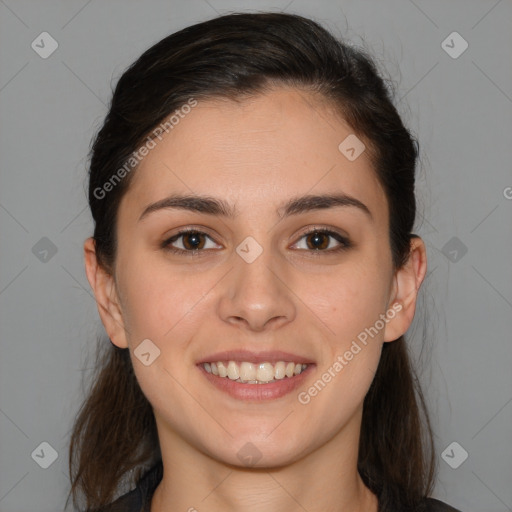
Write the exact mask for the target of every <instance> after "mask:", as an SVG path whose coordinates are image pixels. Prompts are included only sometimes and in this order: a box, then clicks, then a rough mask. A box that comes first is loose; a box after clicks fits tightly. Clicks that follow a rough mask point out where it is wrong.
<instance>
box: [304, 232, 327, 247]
mask: <svg viewBox="0 0 512 512" xmlns="http://www.w3.org/2000/svg"><path fill="white" fill-rule="evenodd" d="M322 238H323V242H324V243H322ZM307 240H308V247H310V244H309V240H314V242H313V243H314V244H315V245H314V247H310V248H311V249H325V248H326V247H328V246H329V237H328V236H327V235H326V234H325V233H318V232H316V231H315V232H314V233H310V234H309V235H308V236H307Z"/></svg>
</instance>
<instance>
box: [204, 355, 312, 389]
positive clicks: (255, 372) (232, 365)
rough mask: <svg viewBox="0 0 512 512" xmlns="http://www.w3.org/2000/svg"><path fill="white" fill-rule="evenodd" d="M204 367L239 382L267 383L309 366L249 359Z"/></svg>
mask: <svg viewBox="0 0 512 512" xmlns="http://www.w3.org/2000/svg"><path fill="white" fill-rule="evenodd" d="M203 367H204V369H205V370H206V371H207V372H208V373H212V374H213V375H217V376H219V377H227V378H229V379H231V380H235V381H237V382H243V383H246V384H266V383H268V382H275V381H276V380H280V379H284V378H285V377H288V378H289V377H293V376H294V375H299V374H300V373H302V372H303V371H304V370H305V369H306V368H307V367H308V365H307V364H301V363H293V362H288V363H287V362H285V361H278V362H277V363H275V364H272V363H269V362H264V363H258V364H253V363H249V362H247V361H242V362H240V363H238V362H236V361H227V365H226V364H224V362H223V361H217V362H215V363H203Z"/></svg>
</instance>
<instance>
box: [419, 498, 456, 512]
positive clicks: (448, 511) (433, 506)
mask: <svg viewBox="0 0 512 512" xmlns="http://www.w3.org/2000/svg"><path fill="white" fill-rule="evenodd" d="M425 505H426V507H425V512H460V510H457V509H456V508H453V507H451V506H450V505H447V504H446V503H444V502H443V501H439V500H436V499H434V498H427V499H426V500H425Z"/></svg>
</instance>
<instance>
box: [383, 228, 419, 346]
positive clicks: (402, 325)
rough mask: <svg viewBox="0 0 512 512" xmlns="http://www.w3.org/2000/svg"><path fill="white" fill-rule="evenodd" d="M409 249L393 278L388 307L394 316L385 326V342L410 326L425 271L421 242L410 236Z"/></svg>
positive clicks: (402, 332)
mask: <svg viewBox="0 0 512 512" xmlns="http://www.w3.org/2000/svg"><path fill="white" fill-rule="evenodd" d="M410 247H411V248H410V252H409V258H408V259H407V261H406V263H405V264H404V265H403V266H402V267H401V268H400V269H398V270H397V271H396V273H395V276H394V280H393V289H392V293H391V297H390V303H389V304H390V306H389V307H390V308H392V309H393V310H394V311H395V312H396V314H394V315H393V318H391V319H390V320H389V321H388V323H387V324H386V327H385V331H384V341H386V342H387V341H394V340H396V339H398V338H399V337H400V336H402V335H403V334H404V333H405V332H406V331H407V329H408V328H409V326H410V325H411V323H412V320H413V318H414V313H415V310H416V300H417V297H418V291H419V289H420V286H421V283H422V282H423V279H424V278H425V274H426V271H427V254H426V249H425V244H424V242H423V240H422V239H421V238H420V237H418V236H416V235H412V236H411V245H410ZM398 305H399V306H400V307H398Z"/></svg>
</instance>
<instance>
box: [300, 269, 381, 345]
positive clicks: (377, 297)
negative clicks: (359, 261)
mask: <svg viewBox="0 0 512 512" xmlns="http://www.w3.org/2000/svg"><path fill="white" fill-rule="evenodd" d="M301 281H302V283H301V285H300V287H299V288H300V291H298V293H297V295H298V296H300V297H304V298H305V300H304V301H303V302H304V303H305V304H306V305H307V306H308V307H309V309H311V311H312V312H313V313H314V314H315V315H314V317H313V318H316V323H317V325H318V327H319V328H320V329H321V331H322V333H324V334H325V335H326V336H327V337H328V338H329V339H330V340H331V343H330V345H331V346H332V348H333V349H335V350H336V351H338V350H340V349H343V347H345V346H347V344H348V345H350V342H351V340H353V339H356V338H357V336H358V335H359V334H360V333H361V332H366V331H365V330H366V329H369V328H371V327H372V326H374V325H375V323H376V322H377V321H378V320H379V318H380V315H381V314H383V313H385V308H386V304H387V294H388V286H387V281H386V280H385V279H383V276H382V274H381V272H379V270H378V269H375V270H374V271H371V270H369V269H368V267H363V266H352V267H348V266H347V267H346V268H339V270H337V271H333V272H332V273H331V274H330V275H324V276H322V277H320V276H318V275H317V276H315V278H314V279H312V278H311V277H309V278H307V279H305V278H301ZM378 327H382V326H380V323H379V324H378ZM378 330H379V331H381V330H383V329H381V328H380V329H378ZM372 332H373V331H372ZM383 334H384V333H383V332H382V333H381V332H379V336H376V335H374V336H373V338H379V337H382V336H383Z"/></svg>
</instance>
